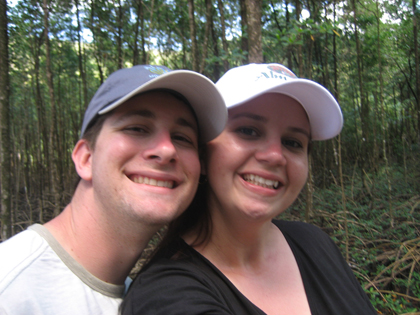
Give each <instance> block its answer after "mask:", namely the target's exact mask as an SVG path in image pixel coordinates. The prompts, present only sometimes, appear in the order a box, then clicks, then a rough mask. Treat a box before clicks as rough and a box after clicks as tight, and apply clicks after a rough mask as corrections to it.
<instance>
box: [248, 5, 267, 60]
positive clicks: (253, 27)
mask: <svg viewBox="0 0 420 315" xmlns="http://www.w3.org/2000/svg"><path fill="white" fill-rule="evenodd" d="M245 5H246V12H247V18H248V25H247V26H248V27H247V29H248V44H249V46H248V47H249V57H248V60H249V62H250V63H262V62H264V59H263V52H262V33H261V28H262V26H261V6H262V1H261V0H245Z"/></svg>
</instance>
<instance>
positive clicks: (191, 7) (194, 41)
mask: <svg viewBox="0 0 420 315" xmlns="http://www.w3.org/2000/svg"><path fill="white" fill-rule="evenodd" d="M194 12H195V9H194V0H188V17H189V22H190V37H191V60H192V70H194V71H199V67H198V63H199V60H198V48H197V35H196V34H197V31H196V25H195V18H194Z"/></svg>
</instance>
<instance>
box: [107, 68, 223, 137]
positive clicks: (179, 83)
mask: <svg viewBox="0 0 420 315" xmlns="http://www.w3.org/2000/svg"><path fill="white" fill-rule="evenodd" d="M155 89H170V90H173V91H176V92H178V93H180V94H182V95H183V96H184V97H185V98H186V99H187V100H188V102H189V103H190V105H191V107H192V108H193V110H194V112H195V115H196V117H197V120H198V125H199V129H200V132H201V134H200V135H201V140H202V141H203V142H208V141H210V140H212V139H214V138H216V137H217V136H218V135H219V134H220V133H221V132H222V131H223V129H224V128H225V125H226V120H227V113H226V112H227V109H226V105H225V102H224V100H223V98H222V96H221V94H220V93H219V91H218V89H217V88H216V87H215V85H214V83H213V82H212V81H210V80H209V79H207V78H206V77H205V76H203V75H201V74H199V73H197V72H194V71H189V70H174V71H171V72H168V73H165V74H162V75H160V76H158V77H156V78H155V79H153V80H151V81H149V82H147V83H145V84H143V85H142V86H140V87H138V88H137V89H135V90H133V91H132V92H130V93H128V94H127V95H125V96H124V97H122V98H120V99H119V100H117V101H115V102H113V103H111V104H109V105H108V106H106V107H105V108H103V109H102V110H101V111H99V114H100V115H101V114H105V113H107V112H109V111H111V110H113V109H115V108H116V107H117V106H119V105H121V104H122V103H124V102H125V101H127V100H128V99H130V98H131V97H133V96H135V95H137V94H139V93H143V92H147V91H151V90H155Z"/></svg>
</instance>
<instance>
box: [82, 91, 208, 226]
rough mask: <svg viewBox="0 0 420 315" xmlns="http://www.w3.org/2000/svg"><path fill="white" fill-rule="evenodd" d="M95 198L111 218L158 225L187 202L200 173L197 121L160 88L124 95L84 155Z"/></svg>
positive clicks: (168, 220) (179, 101) (183, 207)
mask: <svg viewBox="0 0 420 315" xmlns="http://www.w3.org/2000/svg"><path fill="white" fill-rule="evenodd" d="M90 159H91V161H90V165H91V178H89V177H88V178H85V180H86V179H87V180H91V182H92V187H93V192H94V198H95V201H94V202H95V204H96V205H97V208H98V209H102V210H103V213H109V214H110V215H111V216H112V217H115V219H121V218H125V219H128V220H129V222H133V223H135V222H136V221H139V222H141V223H142V224H147V225H163V224H165V223H168V222H170V221H171V220H173V219H174V218H176V217H177V216H178V215H179V214H181V213H182V212H183V211H184V210H185V209H186V208H187V206H188V205H189V204H190V203H191V201H192V199H193V196H194V194H195V192H196V189H197V185H198V179H199V175H200V162H199V156H198V127H197V122H196V120H195V118H194V115H193V113H192V112H191V110H190V108H189V107H188V106H187V105H186V104H185V103H184V102H182V101H181V100H179V99H178V98H176V97H175V96H173V95H172V94H170V93H166V92H149V93H146V94H142V95H139V96H137V97H134V98H132V99H130V100H128V101H127V102H126V103H124V104H122V105H121V106H119V107H118V108H117V109H115V110H114V112H113V113H112V114H111V115H110V116H109V117H108V118H107V119H106V120H105V122H104V125H103V127H102V129H101V131H100V133H99V135H98V138H97V141H96V145H95V148H94V150H92V152H91V157H90Z"/></svg>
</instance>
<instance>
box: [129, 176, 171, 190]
mask: <svg viewBox="0 0 420 315" xmlns="http://www.w3.org/2000/svg"><path fill="white" fill-rule="evenodd" d="M133 182H135V183H138V184H146V185H150V186H158V187H166V188H173V187H174V182H173V181H168V180H157V179H154V178H149V177H144V176H138V177H134V178H133Z"/></svg>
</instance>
